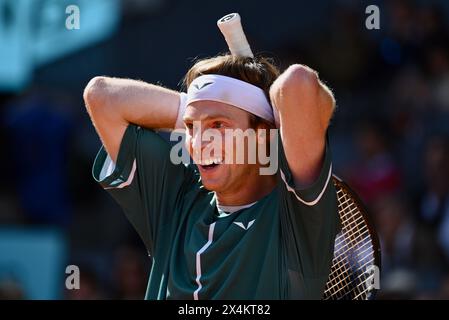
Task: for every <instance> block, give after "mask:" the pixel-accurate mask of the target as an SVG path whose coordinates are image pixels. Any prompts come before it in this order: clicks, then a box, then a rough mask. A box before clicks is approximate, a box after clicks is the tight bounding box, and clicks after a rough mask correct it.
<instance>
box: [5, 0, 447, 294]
mask: <svg viewBox="0 0 449 320" xmlns="http://www.w3.org/2000/svg"><path fill="white" fill-rule="evenodd" d="M356 2H357V3H358V2H359V1H356ZM442 3H443V2H442V1H440V2H435V3H434V4H433V3H432V2H430V1H429V2H424V1H421V2H419V1H405V0H404V1H402V0H394V1H386V2H385V3H383V4H382V6H381V28H380V30H367V29H366V28H365V24H364V21H365V18H366V14H365V12H364V10H363V8H362V7H361V5H360V4H359V3H358V4H354V2H351V1H336V2H335V3H333V4H332V5H331V7H330V8H329V11H328V12H329V17H330V21H329V27H327V28H322V29H319V28H318V29H317V30H315V31H314V32H313V33H312V34H313V36H311V37H310V39H309V40H308V42H307V44H306V45H305V44H304V43H301V42H299V41H295V37H294V35H291V37H289V38H288V39H286V40H285V41H284V42H283V43H282V45H280V46H279V47H277V48H272V50H271V52H273V53H275V60H276V61H278V63H279V64H280V65H282V66H286V65H288V64H290V63H305V64H308V65H310V66H311V67H312V68H314V69H316V70H318V72H319V74H320V77H321V78H322V79H323V81H325V82H326V83H327V84H328V85H329V86H330V87H331V88H332V90H333V91H334V94H335V96H336V99H337V112H336V114H335V116H334V118H333V120H332V125H331V128H330V141H331V147H332V154H333V159H334V167H335V170H334V171H335V173H336V174H337V175H339V176H340V177H342V178H343V179H344V180H346V181H347V182H348V183H349V184H350V185H351V186H352V188H353V189H354V190H355V191H356V192H357V193H358V194H359V195H360V196H361V198H362V199H363V200H364V202H365V203H366V205H367V207H368V209H369V211H370V213H371V215H372V217H373V220H374V223H375V225H376V227H377V230H378V233H379V237H380V242H381V249H382V274H381V291H380V293H379V295H378V298H380V299H397V298H399V299H401V298H402V299H449V12H448V11H447V10H443V7H442ZM446 9H447V8H446ZM124 23H125V25H126V23H129V21H128V22H127V21H124ZM0 99H1V100H0V103H1V104H2V106H3V107H2V108H1V110H0V114H1V123H0V143H1V145H2V146H3V147H2V148H3V150H7V152H5V153H4V155H6V157H5V156H3V157H1V159H0V168H3V183H2V184H1V185H0V224H1V225H27V226H35V227H39V226H47V225H51V226H56V227H58V228H61V229H62V230H64V232H65V233H66V235H67V241H68V244H69V252H70V254H69V261H68V264H76V265H78V266H79V267H80V270H81V272H82V277H81V281H82V283H81V289H80V290H71V291H69V290H64V288H63V284H61V290H62V292H64V295H63V296H62V297H63V298H67V299H106V298H117V299H141V298H143V296H144V293H145V289H146V283H147V279H148V276H149V270H150V267H151V265H150V259H149V258H148V257H147V256H146V254H145V249H144V246H143V244H142V243H141V241H140V239H138V237H137V235H136V233H135V232H134V231H133V229H132V228H131V226H130V224H129V223H128V222H127V221H126V219H125V218H124V216H123V214H122V213H121V210H120V208H119V207H118V205H117V204H115V203H114V202H113V201H112V199H111V198H110V197H109V196H108V195H107V194H106V192H104V191H103V190H102V189H101V188H100V187H99V186H98V185H96V184H95V182H94V181H93V179H92V178H91V174H90V172H91V165H92V162H93V159H94V156H95V154H96V152H97V151H98V147H99V145H100V144H99V141H98V138H97V137H96V135H95V132H94V130H93V128H92V126H91V124H90V121H89V119H88V116H87V114H86V113H85V111H84V110H83V107H82V101H81V91H72V92H64V91H61V90H54V89H51V87H49V86H46V85H45V84H39V85H38V84H35V85H33V86H31V87H30V88H29V89H28V90H27V91H26V92H24V93H23V94H21V95H18V96H2V97H1V98H0ZM30 137H32V139H30ZM8 297H9V298H11V297H13V298H14V297H16V298H17V297H19V298H20V297H23V298H26V295H24V294H23V292H21V290H20V283H17V282H13V281H11V280H10V279H9V280H4V281H2V279H0V298H8Z"/></svg>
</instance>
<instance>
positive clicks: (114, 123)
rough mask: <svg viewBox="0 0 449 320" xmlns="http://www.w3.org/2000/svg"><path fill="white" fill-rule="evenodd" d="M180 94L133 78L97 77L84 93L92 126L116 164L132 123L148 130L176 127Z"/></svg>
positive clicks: (91, 81)
mask: <svg viewBox="0 0 449 320" xmlns="http://www.w3.org/2000/svg"><path fill="white" fill-rule="evenodd" d="M179 100H180V95H179V93H178V92H176V91H172V90H169V89H166V88H163V87H160V86H156V85H152V84H148V83H145V82H143V81H136V80H130V79H118V78H109V77H95V78H93V79H92V80H90V82H89V83H88V84H87V86H86V88H85V90H84V101H85V103H86V108H87V111H88V112H89V115H90V118H91V120H92V123H93V124H94V126H95V129H96V130H97V133H98V135H99V136H100V139H101V141H102V142H103V145H104V147H105V148H106V151H107V152H108V154H109V156H110V157H111V159H112V160H113V161H116V160H117V155H118V151H119V148H120V143H121V140H122V137H123V134H124V133H125V130H126V128H127V126H128V124H129V123H134V124H137V125H140V126H142V127H146V128H153V129H161V128H174V126H175V122H176V118H177V114H178V107H179V102H180V101H179Z"/></svg>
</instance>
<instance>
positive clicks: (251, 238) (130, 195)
mask: <svg viewBox="0 0 449 320" xmlns="http://www.w3.org/2000/svg"><path fill="white" fill-rule="evenodd" d="M185 84H186V86H187V88H188V90H187V93H178V92H175V91H171V90H169V89H166V88H163V87H160V86H157V85H152V84H148V83H145V82H141V81H135V80H129V79H117V78H108V77H95V78H93V79H92V80H91V81H90V82H89V84H88V85H87V87H86V89H85V92H84V99H85V103H86V106H87V110H88V112H89V115H90V117H91V119H92V122H93V124H94V126H95V128H96V130H97V132H98V135H99V136H100V138H101V141H102V143H103V147H102V148H101V150H100V151H99V154H98V155H97V157H96V159H95V163H94V166H93V175H94V177H95V179H96V180H97V181H98V182H99V183H100V184H101V185H102V186H103V188H104V189H105V190H107V191H108V192H109V193H110V194H111V195H112V197H113V198H114V199H115V200H116V201H117V202H118V203H119V204H120V205H121V207H122V208H123V211H124V212H125V214H126V216H127V218H128V219H129V221H130V222H131V224H132V225H133V226H134V228H135V229H136V230H137V232H138V233H139V235H140V237H141V238H142V240H143V242H144V243H145V246H146V248H147V250H148V253H149V255H150V256H151V258H152V262H153V264H152V270H151V275H150V278H149V283H148V288H147V293H146V298H147V299H320V298H321V297H322V294H323V290H324V287H325V284H326V280H327V278H328V275H329V272H330V266H331V261H332V257H333V246H334V240H335V236H336V234H337V232H338V228H339V222H338V212H337V200H336V194H335V189H334V186H333V183H332V180H331V174H332V165H331V153H330V150H329V146H328V142H327V128H328V125H329V121H330V119H331V117H332V114H333V111H334V106H335V101H334V98H333V95H332V93H331V91H330V90H329V89H328V88H327V87H326V86H325V85H324V84H323V83H322V82H321V81H320V80H319V78H318V75H317V73H316V72H315V71H313V70H311V69H310V68H308V67H306V66H304V65H292V66H290V67H289V68H288V69H286V70H285V71H284V72H283V73H282V74H280V75H279V71H278V69H276V67H275V66H274V65H272V64H271V63H270V62H269V60H267V59H265V58H262V57H254V58H252V57H236V56H232V55H222V56H217V57H214V58H209V59H205V60H202V61H199V62H197V63H196V64H195V65H194V66H193V67H192V68H191V69H190V70H189V71H188V72H187V74H186V77H185ZM272 105H274V106H275V107H276V108H275V109H273V108H272ZM198 123H199V124H200V129H197V130H196V132H195V126H196V124H198ZM181 126H182V127H184V128H185V130H186V139H185V140H186V144H187V145H186V147H187V150H189V152H190V153H191V155H192V156H193V153H194V152H198V150H199V151H202V150H204V149H205V148H207V147H208V144H209V143H211V142H208V141H204V140H203V139H202V138H201V134H203V133H204V132H205V131H206V130H210V129H214V130H216V131H218V132H220V133H222V134H223V135H224V132H225V130H236V129H241V130H247V129H254V130H256V131H259V130H269V129H273V128H276V127H278V128H279V131H280V135H279V140H278V142H279V148H278V150H279V151H278V154H276V156H277V155H278V157H279V158H278V160H279V169H278V170H277V172H276V173H274V174H271V175H270V174H268V175H267V174H261V173H260V169H261V167H263V165H262V164H261V163H260V162H259V161H257V162H256V163H252V164H251V163H246V162H245V163H241V164H238V163H234V161H227V160H230V159H226V156H227V153H226V152H221V153H217V152H215V153H214V154H212V156H210V157H209V158H204V157H203V158H201V157H200V158H198V157H197V159H199V160H197V161H196V163H194V164H189V165H184V164H174V163H173V161H172V159H171V158H170V145H169V144H168V143H167V142H166V141H165V140H163V139H162V138H161V137H160V136H159V135H158V134H157V133H156V132H155V130H158V129H161V128H172V129H173V128H176V127H181ZM257 137H258V138H257V139H258V147H259V148H260V147H266V146H267V145H268V144H269V143H273V142H274V141H270V139H263V138H261V137H262V135H258V136H257ZM251 152H255V151H254V150H246V156H248V155H249V153H251ZM193 158H194V159H195V157H193ZM245 159H246V158H245Z"/></svg>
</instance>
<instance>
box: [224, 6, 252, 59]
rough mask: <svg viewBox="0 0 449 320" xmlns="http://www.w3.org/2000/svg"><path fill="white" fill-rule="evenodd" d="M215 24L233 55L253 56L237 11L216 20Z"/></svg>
mask: <svg viewBox="0 0 449 320" xmlns="http://www.w3.org/2000/svg"><path fill="white" fill-rule="evenodd" d="M217 26H218V28H219V29H220V31H221V33H222V34H223V36H224V38H225V40H226V43H227V44H228V47H229V51H231V54H232V55H233V56H239V57H251V58H253V57H254V54H253V52H252V51H251V47H250V46H249V43H248V40H247V39H246V36H245V33H244V32H243V28H242V22H241V19H240V15H239V14H238V13H230V14H228V15H226V16H224V17H223V18H221V19H219V20H218V21H217Z"/></svg>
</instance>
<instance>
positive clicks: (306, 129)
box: [270, 65, 335, 186]
mask: <svg viewBox="0 0 449 320" xmlns="http://www.w3.org/2000/svg"><path fill="white" fill-rule="evenodd" d="M270 97H271V100H272V103H273V104H274V105H275V106H276V108H277V109H278V112H279V117H280V132H281V137H282V142H283V145H284V151H285V155H286V158H287V161H288V164H289V167H290V169H291V170H292V173H293V176H294V179H295V182H296V184H297V185H299V186H307V185H309V184H310V183H312V182H313V181H315V179H316V178H317V175H318V174H319V171H320V168H321V164H322V159H323V155H324V150H325V135H326V131H327V127H328V125H329V121H330V118H331V116H332V113H333V110H334V106H335V101H334V98H333V95H332V92H331V91H330V90H329V89H328V88H327V87H326V86H325V85H324V84H323V83H322V82H321V81H320V80H319V78H318V74H317V73H316V72H315V71H313V70H312V69H310V68H308V67H306V66H302V65H293V66H291V67H289V68H288V69H287V70H286V71H285V72H284V73H283V74H282V75H281V76H279V78H278V79H277V80H276V81H275V82H274V83H273V85H272V87H271V89H270Z"/></svg>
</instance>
